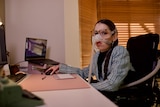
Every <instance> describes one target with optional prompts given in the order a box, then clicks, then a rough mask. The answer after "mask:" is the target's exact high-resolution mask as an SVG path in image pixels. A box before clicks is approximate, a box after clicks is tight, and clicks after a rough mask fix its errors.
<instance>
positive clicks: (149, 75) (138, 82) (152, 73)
mask: <svg viewBox="0 0 160 107" xmlns="http://www.w3.org/2000/svg"><path fill="white" fill-rule="evenodd" d="M157 62H158V63H157V65H156V67H155V68H154V70H153V71H152V72H150V73H149V74H148V75H146V76H144V77H143V78H141V79H138V80H136V81H134V82H131V83H128V84H126V85H124V86H122V87H121V88H127V87H132V86H135V85H138V84H140V83H143V82H145V81H146V80H148V79H150V78H151V77H153V76H154V75H155V74H156V73H157V72H158V71H159V69H160V58H158V61H157Z"/></svg>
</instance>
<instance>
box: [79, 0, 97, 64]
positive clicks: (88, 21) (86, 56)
mask: <svg viewBox="0 0 160 107" xmlns="http://www.w3.org/2000/svg"><path fill="white" fill-rule="evenodd" d="M96 6H97V5H96V0H79V16H80V19H79V21H80V35H81V52H82V53H81V65H82V67H86V66H88V64H89V63H90V57H91V30H92V29H93V26H94V24H95V22H96V21H97V7H96Z"/></svg>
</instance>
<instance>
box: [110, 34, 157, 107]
mask: <svg viewBox="0 0 160 107" xmlns="http://www.w3.org/2000/svg"><path fill="white" fill-rule="evenodd" d="M158 43H159V35H158V34H151V33H149V34H145V35H139V36H136V37H131V38H129V40H128V42H127V50H128V52H129V54H130V60H131V63H132V65H133V67H134V69H135V71H129V73H128V75H127V77H126V78H125V80H124V85H122V87H121V88H120V89H119V90H118V91H116V92H112V93H111V95H110V99H111V100H112V101H113V102H115V103H116V104H117V105H118V106H119V107H135V106H136V107H151V106H152V105H153V104H154V103H156V106H157V105H158V103H159V98H160V95H159V93H160V91H157V90H158V88H157V85H156V84H157V81H156V79H155V77H156V75H157V73H158V71H159V69H160V59H159V58H158V55H157V53H158Z"/></svg>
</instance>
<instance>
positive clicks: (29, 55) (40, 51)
mask: <svg viewBox="0 0 160 107" xmlns="http://www.w3.org/2000/svg"><path fill="white" fill-rule="evenodd" d="M25 46H26V47H25V60H30V59H42V58H45V57H46V47H47V40H46V39H40V38H26V45H25Z"/></svg>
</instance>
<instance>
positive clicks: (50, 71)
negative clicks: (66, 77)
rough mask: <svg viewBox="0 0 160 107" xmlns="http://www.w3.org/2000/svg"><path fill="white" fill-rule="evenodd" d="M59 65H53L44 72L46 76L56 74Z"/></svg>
mask: <svg viewBox="0 0 160 107" xmlns="http://www.w3.org/2000/svg"><path fill="white" fill-rule="evenodd" d="M58 70H59V65H53V66H51V67H50V68H48V69H47V70H46V71H45V74H46V75H52V74H56V73H58Z"/></svg>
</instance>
